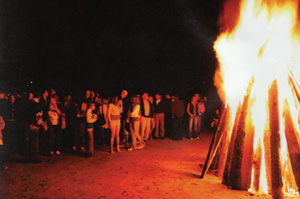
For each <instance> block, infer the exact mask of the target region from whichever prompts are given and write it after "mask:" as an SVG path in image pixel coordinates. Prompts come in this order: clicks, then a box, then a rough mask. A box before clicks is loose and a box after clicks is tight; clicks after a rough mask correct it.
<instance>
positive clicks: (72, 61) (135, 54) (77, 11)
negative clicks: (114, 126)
mask: <svg viewBox="0 0 300 199" xmlns="http://www.w3.org/2000/svg"><path fill="white" fill-rule="evenodd" d="M0 7H1V13H0V23H1V25H0V38H1V45H0V46H1V47H0V52H1V56H0V66H1V67H0V68H1V69H0V78H1V87H2V89H4V90H28V87H27V85H28V83H29V82H30V81H32V82H33V84H32V85H33V86H31V87H32V88H37V89H45V88H50V87H53V88H55V89H57V90H59V91H60V92H66V93H78V92H82V91H83V90H85V89H94V90H97V91H99V92H100V93H103V94H104V95H110V94H112V93H115V92H119V91H120V89H127V90H129V91H131V92H133V93H140V92H143V91H146V92H150V93H155V92H162V93H177V92H179V93H182V94H184V95H187V94H190V93H193V92H198V93H201V94H204V95H210V93H211V92H213V93H215V92H216V89H215V88H214V86H213V75H214V71H215V68H216V65H217V61H216V58H215V54H214V51H213V42H214V41H215V39H216V36H217V35H218V27H217V18H218V13H219V12H220V10H221V7H222V0H213V1H209V2H208V1H207V2H206V1H205V2H199V1H196V0H189V1H179V0H170V1H151V2H148V1H143V0H139V1H137V0H136V1H124V2H123V1H96V0H93V1H80V0H73V1H67V0H64V1H33V0H27V1H17V0H11V1H9V2H8V1H1V5H0ZM29 85H30V84H29Z"/></svg>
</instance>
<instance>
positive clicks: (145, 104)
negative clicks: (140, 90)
mask: <svg viewBox="0 0 300 199" xmlns="http://www.w3.org/2000/svg"><path fill="white" fill-rule="evenodd" d="M150 125H151V118H150V102H149V100H148V94H147V93H144V94H143V95H142V100H141V134H140V135H141V136H142V138H143V139H144V140H148V139H149V134H150Z"/></svg>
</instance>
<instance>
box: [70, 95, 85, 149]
mask: <svg viewBox="0 0 300 199" xmlns="http://www.w3.org/2000/svg"><path fill="white" fill-rule="evenodd" d="M86 111H87V103H86V102H85V101H82V102H81V103H80V105H79V106H78V108H77V114H76V118H77V119H76V128H75V131H74V141H73V147H72V149H73V151H76V150H77V149H80V151H81V152H83V153H85V152H86V150H85V130H86V122H85V120H86Z"/></svg>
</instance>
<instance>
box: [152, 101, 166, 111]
mask: <svg viewBox="0 0 300 199" xmlns="http://www.w3.org/2000/svg"><path fill="white" fill-rule="evenodd" d="M165 112H166V104H165V102H164V101H163V100H161V101H160V102H159V103H158V104H156V102H154V113H165Z"/></svg>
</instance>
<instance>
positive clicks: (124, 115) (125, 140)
mask: <svg viewBox="0 0 300 199" xmlns="http://www.w3.org/2000/svg"><path fill="white" fill-rule="evenodd" d="M127 96H128V93H127V91H126V90H122V92H121V100H120V101H121V103H122V107H123V112H122V114H121V129H120V134H121V138H122V143H123V144H124V145H125V147H129V143H128V138H129V132H128V131H129V129H128V128H126V127H128V126H129V124H128V122H127V118H128V115H127V114H128V110H129V106H130V102H129V99H128V97H127Z"/></svg>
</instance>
